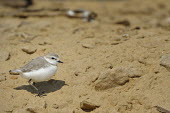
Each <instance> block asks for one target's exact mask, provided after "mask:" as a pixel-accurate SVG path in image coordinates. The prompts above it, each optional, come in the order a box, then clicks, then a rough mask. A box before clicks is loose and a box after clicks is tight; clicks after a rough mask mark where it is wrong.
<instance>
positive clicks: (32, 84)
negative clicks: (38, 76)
mask: <svg viewBox="0 0 170 113" xmlns="http://www.w3.org/2000/svg"><path fill="white" fill-rule="evenodd" d="M28 83H29V84H30V85H31V86H32V87H33V88H34V89H35V90H37V91H38V88H36V87H35V86H34V85H35V82H33V83H31V79H30V80H29V81H28Z"/></svg>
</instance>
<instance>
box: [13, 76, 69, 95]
mask: <svg viewBox="0 0 170 113" xmlns="http://www.w3.org/2000/svg"><path fill="white" fill-rule="evenodd" d="M64 85H67V84H65V81H62V80H54V79H51V80H49V81H44V82H37V83H36V84H35V86H36V87H37V88H38V89H39V91H41V92H43V91H44V92H45V93H46V94H48V93H51V92H55V91H57V90H59V89H61V88H62V87H63V86H64ZM14 89H16V90H27V91H28V92H31V93H33V94H37V91H36V90H35V89H34V88H33V87H32V86H31V85H22V86H19V87H16V88H14Z"/></svg>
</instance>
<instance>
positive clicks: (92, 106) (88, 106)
mask: <svg viewBox="0 0 170 113" xmlns="http://www.w3.org/2000/svg"><path fill="white" fill-rule="evenodd" d="M98 107H100V106H99V105H95V104H93V103H90V102H87V101H85V100H84V101H82V102H80V108H81V109H82V110H84V111H92V110H94V109H96V108H98Z"/></svg>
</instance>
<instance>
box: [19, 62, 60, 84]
mask: <svg viewBox="0 0 170 113" xmlns="http://www.w3.org/2000/svg"><path fill="white" fill-rule="evenodd" d="M56 71H57V66H54V65H51V66H48V67H46V68H41V69H38V70H33V71H31V72H24V73H22V74H21V76H22V77H23V78H26V79H28V80H29V79H31V80H32V81H33V82H41V81H46V80H49V79H50V78H51V77H52V76H53V75H55V73H56Z"/></svg>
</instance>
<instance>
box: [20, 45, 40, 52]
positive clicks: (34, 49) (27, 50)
mask: <svg viewBox="0 0 170 113" xmlns="http://www.w3.org/2000/svg"><path fill="white" fill-rule="evenodd" d="M22 51H23V52H25V53H27V54H33V53H35V52H36V51H37V49H36V48H34V47H28V46H25V47H23V48H22Z"/></svg>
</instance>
